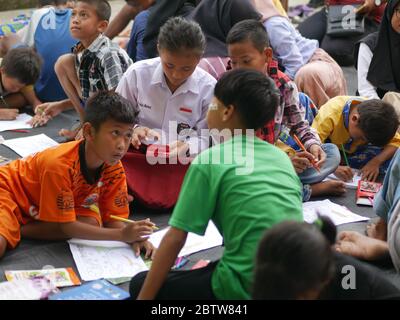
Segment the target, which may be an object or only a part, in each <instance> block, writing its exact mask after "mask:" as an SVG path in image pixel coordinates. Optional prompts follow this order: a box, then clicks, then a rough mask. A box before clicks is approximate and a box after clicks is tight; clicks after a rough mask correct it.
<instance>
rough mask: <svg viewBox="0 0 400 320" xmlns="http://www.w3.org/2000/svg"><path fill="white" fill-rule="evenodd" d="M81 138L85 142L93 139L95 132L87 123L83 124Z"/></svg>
mask: <svg viewBox="0 0 400 320" xmlns="http://www.w3.org/2000/svg"><path fill="white" fill-rule="evenodd" d="M82 130H83V136H84V138H85V140H87V141H93V140H94V138H95V134H96V130H95V129H94V128H93V126H92V125H91V124H90V123H89V122H85V123H84V124H83V127H82Z"/></svg>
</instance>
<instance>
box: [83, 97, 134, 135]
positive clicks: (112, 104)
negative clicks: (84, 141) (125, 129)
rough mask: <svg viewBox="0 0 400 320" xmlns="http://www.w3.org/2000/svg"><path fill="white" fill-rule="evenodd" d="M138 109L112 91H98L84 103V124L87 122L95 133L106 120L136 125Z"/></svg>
mask: <svg viewBox="0 0 400 320" xmlns="http://www.w3.org/2000/svg"><path fill="white" fill-rule="evenodd" d="M138 114H139V109H138V107H137V106H136V105H135V104H133V103H132V102H131V101H129V100H127V99H125V98H124V97H122V96H121V95H119V94H118V93H116V92H113V91H99V92H98V93H96V94H94V95H93V96H92V97H90V98H89V100H88V101H87V103H86V108H85V119H84V122H89V123H90V124H91V125H92V126H93V127H94V128H95V129H96V131H97V130H99V129H100V126H101V125H102V124H103V123H104V122H106V121H107V120H110V119H111V120H115V121H117V122H121V123H131V124H132V125H134V124H136V119H137V116H138Z"/></svg>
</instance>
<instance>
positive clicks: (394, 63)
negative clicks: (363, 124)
mask: <svg viewBox="0 0 400 320" xmlns="http://www.w3.org/2000/svg"><path fill="white" fill-rule="evenodd" d="M399 2H400V0H391V1H390V2H388V4H387V5H386V9H385V13H384V16H383V17H382V23H381V26H380V29H379V38H378V43H377V45H376V48H375V51H374V55H373V57H372V61H371V64H370V67H369V70H368V75H367V79H368V81H369V82H371V83H372V84H373V85H374V86H375V87H377V88H380V89H383V90H386V91H400V34H399V33H397V32H396V31H394V30H393V28H392V22H391V21H392V16H393V14H395V12H394V9H395V8H396V6H397V4H398V3H399Z"/></svg>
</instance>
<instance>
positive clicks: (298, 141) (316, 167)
mask: <svg viewBox="0 0 400 320" xmlns="http://www.w3.org/2000/svg"><path fill="white" fill-rule="evenodd" d="M293 139H294V141H296V143H297V145H298V146H299V147H300V148H301V149H302V150H303V151H304V152H308V151H307V150H306V148H305V147H304V145H303V144H302V143H301V141H300V139H299V138H298V137H297V136H296V135H295V134H294V135H293ZM311 165H312V166H313V167H314V169H315V170H317V171H318V172H321V170H320V169H319V167H318V164H317V161H316V160H315V159H313V160H311Z"/></svg>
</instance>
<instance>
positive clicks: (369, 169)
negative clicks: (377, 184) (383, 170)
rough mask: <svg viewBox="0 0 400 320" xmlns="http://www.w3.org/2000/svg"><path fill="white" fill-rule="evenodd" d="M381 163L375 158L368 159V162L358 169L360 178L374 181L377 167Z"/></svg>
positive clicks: (376, 176) (377, 173) (376, 175)
mask: <svg viewBox="0 0 400 320" xmlns="http://www.w3.org/2000/svg"><path fill="white" fill-rule="evenodd" d="M380 166H381V163H380V162H379V161H378V160H376V159H375V158H373V159H371V160H370V161H368V163H367V164H366V165H365V166H364V167H363V168H362V169H361V170H360V172H361V178H362V180H367V181H375V180H376V178H378V175H379V167H380Z"/></svg>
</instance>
